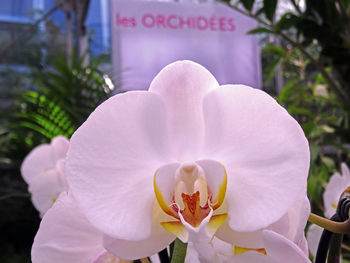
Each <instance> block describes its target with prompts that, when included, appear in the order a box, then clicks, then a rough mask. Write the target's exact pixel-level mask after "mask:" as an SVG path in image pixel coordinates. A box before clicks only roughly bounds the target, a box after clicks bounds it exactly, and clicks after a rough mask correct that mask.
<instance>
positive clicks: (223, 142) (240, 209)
mask: <svg viewBox="0 0 350 263" xmlns="http://www.w3.org/2000/svg"><path fill="white" fill-rule="evenodd" d="M204 116H205V122H206V125H205V126H206V143H205V146H204V148H203V152H202V155H203V156H205V157H206V158H210V159H214V160H220V162H221V163H222V164H223V165H224V167H225V168H226V171H227V174H228V178H229V180H228V186H227V193H226V200H227V210H228V214H229V218H228V220H229V225H230V227H231V228H232V229H233V230H235V231H240V232H252V231H255V230H258V229H260V228H264V227H267V226H268V225H270V224H271V223H273V222H275V221H277V220H278V219H279V218H281V217H282V215H283V214H285V213H286V212H287V210H288V208H289V207H290V206H291V205H292V204H293V203H294V202H295V201H296V199H297V197H298V196H299V195H300V194H301V190H302V189H305V187H306V178H307V175H308V168H309V148H308V142H307V140H306V138H305V136H304V134H303V131H302V129H301V127H300V125H299V124H298V123H297V122H296V121H295V120H294V119H293V118H292V117H291V116H290V115H289V114H288V113H287V111H286V110H285V109H284V108H282V107H281V106H280V105H278V103H277V102H276V101H275V100H274V99H273V98H272V97H270V96H269V95H267V94H266V93H265V92H263V91H260V90H256V89H253V88H250V87H246V86H242V85H227V86H221V87H220V88H219V89H216V90H214V91H211V92H209V93H208V94H207V95H206V97H205V98H204Z"/></svg>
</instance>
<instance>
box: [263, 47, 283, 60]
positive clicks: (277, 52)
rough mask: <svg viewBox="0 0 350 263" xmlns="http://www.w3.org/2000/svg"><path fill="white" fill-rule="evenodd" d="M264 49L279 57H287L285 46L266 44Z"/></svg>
mask: <svg viewBox="0 0 350 263" xmlns="http://www.w3.org/2000/svg"><path fill="white" fill-rule="evenodd" d="M263 51H267V52H269V53H271V54H273V55H277V56H279V57H285V56H287V54H288V53H287V51H286V50H285V49H284V48H282V47H279V46H274V45H266V46H265V47H264V48H263Z"/></svg>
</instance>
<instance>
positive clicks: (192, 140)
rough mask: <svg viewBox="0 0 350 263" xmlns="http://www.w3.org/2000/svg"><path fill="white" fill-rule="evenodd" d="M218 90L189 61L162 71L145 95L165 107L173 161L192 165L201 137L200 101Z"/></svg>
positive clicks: (201, 69)
mask: <svg viewBox="0 0 350 263" xmlns="http://www.w3.org/2000/svg"><path fill="white" fill-rule="evenodd" d="M218 86H219V84H218V82H217V81H216V79H215V78H214V77H213V75H212V74H211V73H210V72H209V71H208V70H207V69H206V68H204V67H203V66H201V65H199V64H197V63H195V62H192V61H177V62H174V63H172V64H169V65H168V66H166V67H165V68H164V69H162V70H161V71H160V72H159V73H158V75H157V76H156V77H155V78H154V79H153V81H152V83H151V86H150V88H149V91H150V92H152V93H157V94H159V95H160V96H161V97H162V99H163V100H164V102H165V104H166V111H167V113H168V121H169V122H168V125H169V130H170V137H171V138H172V145H173V153H174V157H176V158H177V160H178V161H180V162H183V161H187V159H188V158H189V159H190V161H194V160H196V159H197V158H196V157H197V153H198V150H199V148H200V145H201V144H202V141H203V137H204V122H203V112H202V98H203V96H204V95H205V94H206V93H207V92H208V91H210V90H212V89H214V88H217V87H218Z"/></svg>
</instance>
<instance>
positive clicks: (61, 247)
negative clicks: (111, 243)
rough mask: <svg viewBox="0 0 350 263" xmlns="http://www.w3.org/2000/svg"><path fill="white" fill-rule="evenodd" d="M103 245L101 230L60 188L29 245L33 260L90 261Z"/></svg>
mask: <svg viewBox="0 0 350 263" xmlns="http://www.w3.org/2000/svg"><path fill="white" fill-rule="evenodd" d="M101 251H103V247H102V234H101V233H100V232H99V231H98V230H96V229H95V228H93V227H92V226H91V224H90V223H89V222H88V221H87V219H86V218H85V217H84V215H83V214H82V213H81V212H80V211H79V209H78V207H77V206H76V204H75V200H74V199H73V198H72V196H71V195H70V194H67V193H65V192H63V193H62V194H61V195H60V196H59V198H58V199H57V201H56V203H55V205H54V206H53V207H52V208H51V209H50V210H49V211H48V212H47V213H46V214H45V216H44V218H43V219H42V221H41V224H40V228H39V231H38V233H37V235H36V236H35V239H34V244H33V247H32V262H33V263H47V262H50V263H67V262H74V263H89V262H92V260H93V259H95V258H96V256H97V255H98V254H100V252H101Z"/></svg>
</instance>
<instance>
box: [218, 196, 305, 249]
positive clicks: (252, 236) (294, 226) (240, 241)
mask: <svg viewBox="0 0 350 263" xmlns="http://www.w3.org/2000/svg"><path fill="white" fill-rule="evenodd" d="M309 214H310V203H309V200H308V199H307V197H306V193H304V195H301V196H300V198H298V200H297V201H296V202H295V203H294V205H293V206H291V207H290V208H289V209H288V212H287V213H286V214H285V215H284V216H282V217H281V218H280V219H279V220H278V221H276V222H275V223H273V224H271V225H270V226H268V227H267V228H266V230H271V231H274V232H276V233H278V234H280V235H283V236H284V237H286V238H287V239H289V240H292V241H293V242H294V243H296V244H300V247H301V248H302V250H305V246H304V245H305V244H304V243H303V241H304V238H305V237H304V228H305V226H306V223H307V219H308V216H309ZM263 230H264V229H261V230H258V231H254V232H236V231H233V230H232V229H231V228H230V226H229V225H228V223H227V222H225V223H224V224H223V226H222V227H220V228H219V229H218V231H217V232H216V234H215V236H217V237H218V238H220V239H221V240H224V241H226V242H228V243H231V244H235V245H237V246H240V247H248V248H262V247H264V242H263V240H262V231H263ZM306 250H307V246H306Z"/></svg>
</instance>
